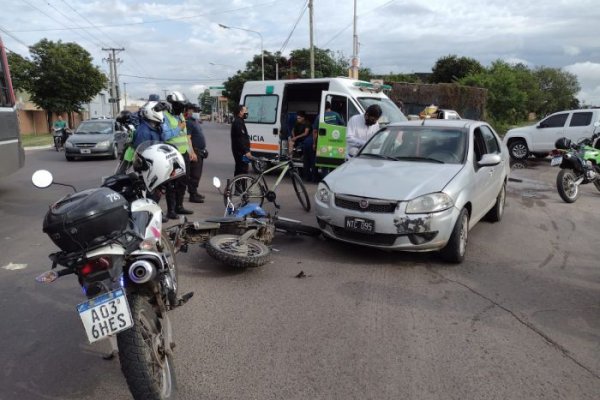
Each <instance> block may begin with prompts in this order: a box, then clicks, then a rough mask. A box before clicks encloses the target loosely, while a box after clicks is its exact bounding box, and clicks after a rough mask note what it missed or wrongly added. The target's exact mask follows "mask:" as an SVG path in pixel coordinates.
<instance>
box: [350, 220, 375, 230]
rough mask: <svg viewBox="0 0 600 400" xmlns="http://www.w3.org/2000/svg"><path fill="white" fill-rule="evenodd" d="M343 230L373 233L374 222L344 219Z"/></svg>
mask: <svg viewBox="0 0 600 400" xmlns="http://www.w3.org/2000/svg"><path fill="white" fill-rule="evenodd" d="M345 222H346V223H345V228H346V229H347V230H349V231H354V232H362V233H375V221H373V220H372V219H366V218H358V217H346V221H345Z"/></svg>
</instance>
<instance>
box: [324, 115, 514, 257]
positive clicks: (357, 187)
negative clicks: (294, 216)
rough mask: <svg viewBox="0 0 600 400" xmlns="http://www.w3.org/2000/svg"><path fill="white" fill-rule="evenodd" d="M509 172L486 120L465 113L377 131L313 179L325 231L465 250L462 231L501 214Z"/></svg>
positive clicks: (364, 240)
mask: <svg viewBox="0 0 600 400" xmlns="http://www.w3.org/2000/svg"><path fill="white" fill-rule="evenodd" d="M509 172H510V167H509V155H508V151H507V149H506V146H504V145H503V144H502V141H501V140H500V138H499V137H498V135H497V134H496V133H495V132H494V130H493V129H492V127H491V126H490V125H488V124H487V123H485V122H481V121H470V120H424V121H407V122H401V123H397V124H393V125H390V126H388V127H386V128H384V129H382V130H381V131H379V132H378V133H376V134H375V135H374V136H373V137H372V138H371V140H369V142H367V144H365V146H364V147H363V148H362V149H361V150H360V152H359V153H358V154H357V155H356V157H354V158H352V159H351V160H349V161H348V162H346V163H344V164H343V165H341V166H340V167H338V168H337V169H336V170H334V171H333V172H332V173H330V174H329V175H327V176H326V177H325V179H324V180H323V181H322V182H321V183H319V186H318V188H317V193H316V194H315V202H316V210H317V211H316V212H317V221H318V223H319V227H320V228H321V231H322V232H323V234H324V235H326V236H327V237H330V238H334V239H338V240H341V241H344V242H349V243H355V244H359V245H364V246H371V247H378V248H382V249H391V250H406V251H435V250H440V251H441V255H442V257H443V258H444V259H445V260H447V261H450V262H456V263H458V262H461V261H462V260H463V258H464V256H465V251H466V246H467V238H468V231H469V230H470V229H471V228H472V227H473V226H474V225H475V224H476V223H477V222H478V221H479V220H481V219H482V218H483V217H488V219H489V220H490V221H500V219H501V218H502V215H503V214H504V205H505V200H506V183H507V181H508V176H509Z"/></svg>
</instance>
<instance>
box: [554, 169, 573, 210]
mask: <svg viewBox="0 0 600 400" xmlns="http://www.w3.org/2000/svg"><path fill="white" fill-rule="evenodd" d="M577 179H578V176H577V174H576V173H575V172H574V171H573V170H571V169H561V170H560V172H559V173H558V176H557V177H556V188H557V189H558V194H559V195H560V198H561V199H563V200H564V201H565V202H567V203H574V202H575V201H576V200H577V198H578V197H579V185H578V184H576V183H575V181H577Z"/></svg>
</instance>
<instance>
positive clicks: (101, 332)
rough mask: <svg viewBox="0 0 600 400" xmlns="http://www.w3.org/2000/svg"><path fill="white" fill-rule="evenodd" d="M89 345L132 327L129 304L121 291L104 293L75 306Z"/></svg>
mask: <svg viewBox="0 0 600 400" xmlns="http://www.w3.org/2000/svg"><path fill="white" fill-rule="evenodd" d="M77 311H78V312H79V316H80V317H81V321H82V322H83V326H84V328H85V333H86V334H87V337H88V340H89V341H90V343H94V342H97V341H98V340H101V339H104V338H106V337H107V336H109V335H114V334H115V333H117V332H121V331H123V330H125V329H127V328H131V327H132V326H133V320H132V319H131V311H130V310H129V303H127V297H126V296H125V292H124V291H123V289H117V290H114V291H112V292H108V293H104V294H102V295H100V296H98V297H95V298H93V299H91V300H88V301H86V302H85V303H81V304H78V305H77Z"/></svg>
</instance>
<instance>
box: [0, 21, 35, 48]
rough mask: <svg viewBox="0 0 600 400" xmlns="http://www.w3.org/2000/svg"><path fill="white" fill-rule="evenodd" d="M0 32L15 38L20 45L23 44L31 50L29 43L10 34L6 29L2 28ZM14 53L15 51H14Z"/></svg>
mask: <svg viewBox="0 0 600 400" xmlns="http://www.w3.org/2000/svg"><path fill="white" fill-rule="evenodd" d="M0 31H2V32H4V33H5V34H6V35H7V36H10V37H11V38H13V39H14V40H16V41H17V42H19V43H20V44H22V45H23V46H25V47H27V49H29V45H28V44H27V43H25V42H24V41H22V40H21V39H19V38H18V37H16V36H14V35H12V34H11V33H10V31H7V30H5V29H3V28H2V27H0ZM13 53H14V51H13Z"/></svg>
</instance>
